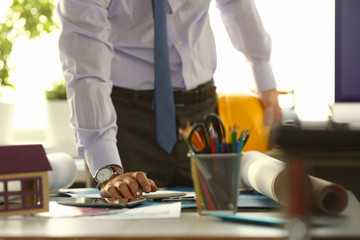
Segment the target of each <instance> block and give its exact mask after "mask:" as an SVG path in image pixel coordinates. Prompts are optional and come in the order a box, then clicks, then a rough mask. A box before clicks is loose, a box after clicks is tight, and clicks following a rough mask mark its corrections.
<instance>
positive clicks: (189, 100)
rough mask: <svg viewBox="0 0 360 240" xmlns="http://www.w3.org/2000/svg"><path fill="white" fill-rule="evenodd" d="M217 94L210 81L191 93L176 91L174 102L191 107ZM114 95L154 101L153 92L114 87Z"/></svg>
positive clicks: (212, 82) (135, 99)
mask: <svg viewBox="0 0 360 240" xmlns="http://www.w3.org/2000/svg"><path fill="white" fill-rule="evenodd" d="M215 93H216V87H215V85H214V81H213V80H210V81H209V82H207V83H204V84H202V85H200V86H198V87H197V88H195V89H192V90H189V91H186V92H184V91H174V101H175V104H176V105H190V104H195V103H199V102H202V101H205V100H206V99H208V98H210V97H211V96H213V95H214V94H215ZM112 94H113V95H114V94H115V96H116V97H120V98H125V99H131V100H133V101H138V100H146V101H152V100H153V95H154V91H153V90H139V91H138V90H132V89H128V88H122V87H116V86H114V87H113V90H112Z"/></svg>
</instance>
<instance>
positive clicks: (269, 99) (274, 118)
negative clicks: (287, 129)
mask: <svg viewBox="0 0 360 240" xmlns="http://www.w3.org/2000/svg"><path fill="white" fill-rule="evenodd" d="M278 97H279V94H278V91H277V90H276V89H271V90H268V91H265V92H261V93H260V101H261V104H262V105H263V107H264V124H265V126H267V127H270V128H271V131H270V139H269V149H271V148H272V147H273V145H274V144H275V142H276V138H277V133H278V131H279V128H280V126H281V123H282V111H281V108H280V105H279V99H278Z"/></svg>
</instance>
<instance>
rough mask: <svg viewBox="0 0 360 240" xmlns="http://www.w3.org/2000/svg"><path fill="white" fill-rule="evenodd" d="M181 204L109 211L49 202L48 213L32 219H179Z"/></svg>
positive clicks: (39, 214) (37, 215) (107, 209)
mask: <svg viewBox="0 0 360 240" xmlns="http://www.w3.org/2000/svg"><path fill="white" fill-rule="evenodd" d="M180 214H181V203H180V202H175V203H168V204H161V205H154V206H145V207H137V208H123V209H109V208H88V207H73V206H65V205H62V204H58V203H56V202H54V201H50V204H49V212H44V213H38V214H36V215H34V216H33V217H34V218H67V217H79V218H83V219H84V218H86V219H159V218H179V217H180Z"/></svg>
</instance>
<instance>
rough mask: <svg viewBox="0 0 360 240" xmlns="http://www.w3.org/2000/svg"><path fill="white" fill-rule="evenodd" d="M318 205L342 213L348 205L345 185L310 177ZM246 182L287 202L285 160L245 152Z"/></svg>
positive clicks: (327, 211)
mask: <svg viewBox="0 0 360 240" xmlns="http://www.w3.org/2000/svg"><path fill="white" fill-rule="evenodd" d="M308 177H309V178H308V179H309V184H310V185H309V186H310V187H311V190H312V193H313V194H312V198H313V203H314V205H315V207H316V208H317V209H319V210H321V211H322V212H325V213H327V214H339V213H341V212H342V211H343V210H344V209H345V208H346V207H347V205H348V200H349V199H348V194H347V192H346V190H345V189H344V187H342V186H341V185H339V184H335V183H332V182H329V181H326V180H323V179H320V178H316V177H313V176H308ZM241 180H242V182H243V183H244V184H245V185H247V186H249V187H251V188H253V189H254V190H256V191H258V192H259V193H261V194H263V195H265V196H267V197H269V198H271V199H273V200H275V201H277V202H279V203H281V204H285V203H286V196H285V194H284V193H285V192H286V181H287V178H286V174H285V163H284V162H282V161H280V160H277V159H275V158H273V157H270V156H268V155H266V154H263V153H261V152H258V151H249V152H244V153H243V156H242V159H241Z"/></svg>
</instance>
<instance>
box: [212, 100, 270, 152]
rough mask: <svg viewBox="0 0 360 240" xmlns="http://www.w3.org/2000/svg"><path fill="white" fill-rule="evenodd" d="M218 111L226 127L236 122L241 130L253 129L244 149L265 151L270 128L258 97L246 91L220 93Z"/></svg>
mask: <svg viewBox="0 0 360 240" xmlns="http://www.w3.org/2000/svg"><path fill="white" fill-rule="evenodd" d="M218 113H219V116H220V117H221V119H222V120H223V122H224V125H225V127H226V129H228V128H229V126H230V127H233V126H234V124H236V125H237V126H238V127H239V129H240V130H246V129H251V134H250V136H249V139H248V141H247V143H246V145H245V146H244V149H243V151H259V152H265V151H266V150H267V149H268V144H269V136H270V128H269V127H266V126H265V125H264V110H263V106H262V105H261V102H260V100H259V98H258V97H256V96H254V95H251V94H246V93H236V94H235V93H232V94H223V93H218Z"/></svg>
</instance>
